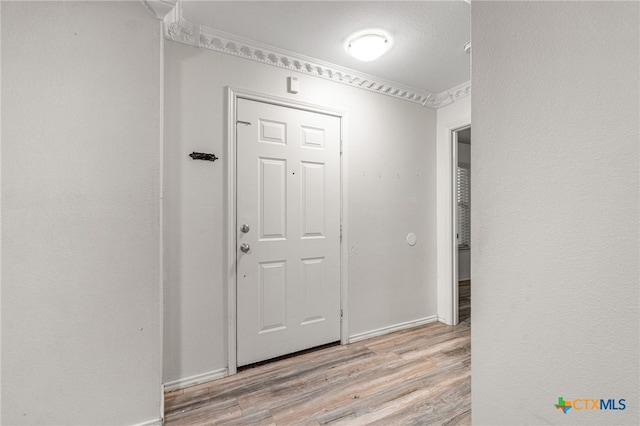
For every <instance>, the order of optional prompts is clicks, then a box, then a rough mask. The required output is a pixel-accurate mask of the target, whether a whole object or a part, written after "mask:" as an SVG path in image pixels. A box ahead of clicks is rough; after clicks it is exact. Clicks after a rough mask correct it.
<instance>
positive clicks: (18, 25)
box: [1, 2, 161, 425]
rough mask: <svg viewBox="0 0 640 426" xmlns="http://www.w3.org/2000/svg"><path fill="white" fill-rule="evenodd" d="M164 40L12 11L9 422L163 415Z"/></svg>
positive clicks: (8, 21)
mask: <svg viewBox="0 0 640 426" xmlns="http://www.w3.org/2000/svg"><path fill="white" fill-rule="evenodd" d="M159 76H160V32H159V26H158V23H157V21H155V20H154V18H153V17H152V15H151V14H150V13H149V12H148V11H147V10H146V9H145V7H144V6H143V5H142V4H141V3H139V2H113V3H111V2H105V3H95V2H90V3H89V2H86V3H85V2H60V3H58V2H42V3H33V2H3V3H2V107H3V108H2V151H3V156H2V231H3V234H2V255H3V257H2V419H1V421H2V423H3V424H12V425H19V424H25V425H26V424H28V425H36V424H47V425H52V424H65V425H74V424H75V425H80V424H82V425H88V424H103V425H104V424H136V423H141V422H144V421H150V420H154V419H159V418H160V414H161V413H160V389H161V371H160V370H161V352H160V350H161V344H160V338H161V334H160V297H159V291H160V286H159V279H160V277H159V269H160V265H159V255H160V253H159V243H160V241H159V237H160V233H159V229H160V223H159V187H158V186H159V185H158V183H159V175H160V170H159V161H160V160H159V154H160V144H159V130H160V123H159V111H160V110H159V107H160V95H159V88H160V81H159Z"/></svg>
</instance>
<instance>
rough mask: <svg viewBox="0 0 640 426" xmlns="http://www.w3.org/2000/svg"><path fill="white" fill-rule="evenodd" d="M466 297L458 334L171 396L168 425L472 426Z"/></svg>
mask: <svg viewBox="0 0 640 426" xmlns="http://www.w3.org/2000/svg"><path fill="white" fill-rule="evenodd" d="M467 290H469V291H467ZM459 293H460V311H459V312H460V324H459V325H457V326H455V327H451V326H446V325H444V324H441V323H431V324H428V325H425V326H422V327H418V328H413V329H409V330H403V331H399V332H396V333H392V334H387V335H384V336H380V337H375V338H372V339H368V340H364V341H361V342H357V343H353V344H350V345H346V346H339V345H336V346H331V347H325V348H323V349H319V350H316V351H310V352H307V353H303V354H301V355H297V356H295V357H290V358H285V359H281V360H278V361H274V362H271V363H266V364H263V365H259V366H256V367H254V368H248V369H245V370H243V371H240V372H239V373H238V374H236V375H234V376H230V377H226V378H224V379H220V380H216V381H213V382H208V383H203V384H201V385H197V386H193V387H190V388H186V389H183V390H178V391H174V392H168V393H166V394H165V409H166V414H165V424H166V425H217V424H222V425H324V424H331V425H369V424H376V425H397V424H403V425H466V424H471V399H470V393H471V367H470V364H471V357H470V345H471V342H470V317H469V314H470V309H469V307H464V306H465V305H463V303H466V302H467V301H468V300H470V297H469V294H470V283H468V284H466V285H465V284H463V283H461V286H460V291H459Z"/></svg>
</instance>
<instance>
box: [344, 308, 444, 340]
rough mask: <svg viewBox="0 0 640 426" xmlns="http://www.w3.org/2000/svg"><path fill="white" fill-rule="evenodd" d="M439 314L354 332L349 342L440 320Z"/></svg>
mask: <svg viewBox="0 0 640 426" xmlns="http://www.w3.org/2000/svg"><path fill="white" fill-rule="evenodd" d="M438 319H439V318H438V316H437V315H431V316H428V317H424V318H420V319H417V320H412V321H407V322H402V323H400V324H395V325H390V326H387V327H382V328H378V329H376V330H371V331H365V332H364V333H358V334H354V335H353V336H350V337H349V343H355V342H359V341H361V340H366V339H370V338H372V337H378V336H382V335H384V334H389V333H393V332H395V331H400V330H406V329H407V328H413V327H419V326H421V325H425V324H429V323H432V322H436V321H438Z"/></svg>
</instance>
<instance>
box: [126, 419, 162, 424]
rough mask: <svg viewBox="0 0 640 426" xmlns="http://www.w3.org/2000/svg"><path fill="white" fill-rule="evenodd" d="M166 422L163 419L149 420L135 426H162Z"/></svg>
mask: <svg viewBox="0 0 640 426" xmlns="http://www.w3.org/2000/svg"><path fill="white" fill-rule="evenodd" d="M163 424H164V422H163V421H162V419H155V420H148V421H146V422H142V423H138V424H135V425H133V426H162V425H163Z"/></svg>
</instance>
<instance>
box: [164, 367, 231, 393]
mask: <svg viewBox="0 0 640 426" xmlns="http://www.w3.org/2000/svg"><path fill="white" fill-rule="evenodd" d="M228 375H229V373H228V371H227V369H226V368H220V369H218V370H213V371H209V372H208V373H202V374H196V375H195V376H190V377H185V378H184V379H178V380H174V381H172V382H168V383H165V384H164V391H165V392H171V391H174V390H178V389H184V388H188V387H190V386H195V385H199V384H201V383H206V382H210V381H212V380H217V379H222V378H223V377H227V376H228Z"/></svg>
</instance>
